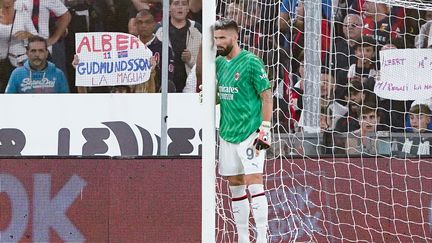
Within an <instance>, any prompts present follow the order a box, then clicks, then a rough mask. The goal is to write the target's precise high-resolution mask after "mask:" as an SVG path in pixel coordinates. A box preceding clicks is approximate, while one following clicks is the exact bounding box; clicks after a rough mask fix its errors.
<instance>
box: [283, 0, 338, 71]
mask: <svg viewBox="0 0 432 243" xmlns="http://www.w3.org/2000/svg"><path fill="white" fill-rule="evenodd" d="M291 6H292V5H291ZM323 6H330V8H331V4H330V5H323ZM324 16H326V15H324ZM281 22H282V21H281ZM292 27H293V29H292V31H291V29H288V31H287V32H285V33H284V34H286V35H287V40H288V41H287V42H285V43H284V48H285V49H292V53H293V54H292V57H293V58H296V59H297V58H298V56H299V55H300V53H301V51H302V50H303V49H304V3H303V2H302V1H299V2H298V3H297V8H296V14H295V19H294V21H292ZM329 47H330V22H329V21H328V19H327V18H325V17H324V18H323V19H322V20H321V59H322V62H323V63H326V60H325V59H326V57H327V51H328V49H329Z"/></svg>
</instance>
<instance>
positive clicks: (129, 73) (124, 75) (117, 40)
mask: <svg viewBox="0 0 432 243" xmlns="http://www.w3.org/2000/svg"><path fill="white" fill-rule="evenodd" d="M75 44H76V49H75V53H76V54H77V55H78V57H79V64H78V66H77V68H76V70H75V73H76V79H75V80H76V81H75V82H76V86H87V87H89V86H116V85H134V84H140V83H144V82H146V81H147V80H148V79H149V78H150V72H151V63H150V57H152V52H151V50H150V49H148V48H147V47H146V46H145V45H144V44H143V43H142V42H141V41H140V40H139V39H138V38H137V37H136V36H133V35H130V34H126V33H114V32H93V33H77V34H76V35H75Z"/></svg>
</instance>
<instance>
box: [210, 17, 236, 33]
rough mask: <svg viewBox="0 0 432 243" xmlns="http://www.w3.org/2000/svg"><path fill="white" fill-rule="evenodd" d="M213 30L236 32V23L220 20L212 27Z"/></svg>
mask: <svg viewBox="0 0 432 243" xmlns="http://www.w3.org/2000/svg"><path fill="white" fill-rule="evenodd" d="M214 29H215V30H235V31H238V25H237V23H236V22H235V21H234V20H232V19H229V18H220V19H219V20H217V21H216V23H215V25H214Z"/></svg>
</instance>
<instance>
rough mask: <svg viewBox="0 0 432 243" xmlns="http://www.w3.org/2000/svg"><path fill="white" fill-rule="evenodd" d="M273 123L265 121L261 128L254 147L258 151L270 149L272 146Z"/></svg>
mask: <svg viewBox="0 0 432 243" xmlns="http://www.w3.org/2000/svg"><path fill="white" fill-rule="evenodd" d="M270 128H271V123H270V122H269V121H263V122H262V123H261V126H260V128H259V130H258V131H257V132H258V137H257V138H255V141H254V143H253V145H254V146H255V148H256V149H257V150H263V149H268V148H270V146H271V134H270Z"/></svg>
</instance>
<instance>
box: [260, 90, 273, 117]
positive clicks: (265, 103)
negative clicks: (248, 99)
mask: <svg viewBox="0 0 432 243" xmlns="http://www.w3.org/2000/svg"><path fill="white" fill-rule="evenodd" d="M260 96H261V105H262V118H263V121H268V122H271V118H272V112H273V96H272V92H271V89H266V90H264V91H263V92H261V94H260Z"/></svg>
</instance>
